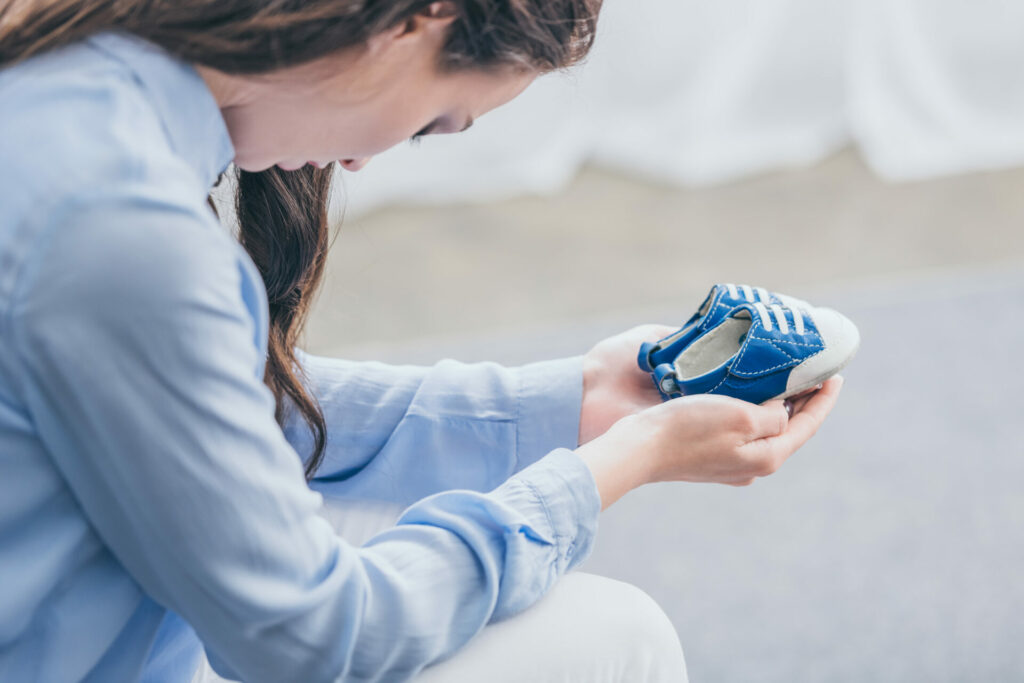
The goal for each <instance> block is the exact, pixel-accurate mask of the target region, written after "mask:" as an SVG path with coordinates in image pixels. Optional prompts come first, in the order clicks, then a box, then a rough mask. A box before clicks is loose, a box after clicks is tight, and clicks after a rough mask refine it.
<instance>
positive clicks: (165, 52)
mask: <svg viewBox="0 0 1024 683" xmlns="http://www.w3.org/2000/svg"><path fill="white" fill-rule="evenodd" d="M2 7H3V10H2V14H0V65H3V67H4V70H3V71H0V130H2V131H3V135H2V136H0V159H2V161H3V164H2V167H0V168H2V169H3V170H2V171H0V180H2V185H0V199H2V201H0V207H2V208H0V264H2V267H0V488H2V494H0V585H2V586H3V587H4V588H3V592H2V594H0V679H3V680H19V681H28V680H43V681H75V680H97V681H130V680H188V678H189V677H190V676H191V675H192V672H193V670H194V668H195V666H196V662H197V661H198V660H197V657H198V653H199V642H200V641H201V642H202V644H203V646H204V647H205V649H206V651H207V653H208V656H209V658H210V661H211V663H212V665H213V667H214V668H215V670H216V671H217V672H218V673H220V674H221V675H224V676H227V677H230V678H240V679H243V680H251V681H262V680H266V681H283V680H295V681H321V680H334V679H338V678H341V679H342V680H359V681H371V680H372V681H378V680H380V681H399V680H408V679H411V678H413V677H415V676H417V675H419V674H420V672H421V671H422V670H423V669H424V667H427V666H429V665H431V664H434V663H436V662H438V661H440V660H442V659H446V658H449V657H451V656H452V655H453V654H454V653H455V652H456V651H457V650H458V649H459V648H460V647H462V646H463V645H464V644H466V643H467V642H468V641H469V640H470V639H471V638H473V636H474V635H475V634H477V633H478V632H479V631H481V630H482V629H483V628H484V626H486V625H487V624H489V623H492V622H497V621H502V620H504V619H506V618H507V617H511V616H512V615H515V614H517V613H519V612H521V611H523V610H525V609H526V608H527V607H529V606H530V605H532V604H533V603H535V602H536V601H537V600H538V599H539V598H540V597H541V596H542V595H543V594H544V593H545V592H546V591H547V590H548V589H549V588H550V587H551V586H552V585H553V584H554V583H555V582H556V580H557V579H558V577H559V576H561V575H562V574H564V573H565V572H566V571H568V570H569V569H571V568H572V567H574V566H575V565H576V564H578V563H579V562H580V561H581V560H582V559H583V558H584V557H585V556H586V555H587V553H588V552H589V549H590V545H591V542H592V539H593V534H594V531H595V528H596V522H597V515H598V512H599V510H600V509H602V508H604V507H607V506H608V505H611V504H612V503H613V502H615V501H616V500H617V499H618V498H619V497H621V496H622V495H623V494H624V493H626V492H627V491H629V490H630V489H632V488H634V487H636V486H639V485H641V484H643V483H646V482H651V481H668V480H687V481H712V482H722V483H727V484H736V485H743V484H748V483H750V482H751V481H753V479H754V478H755V477H757V476H760V475H764V474H768V473H770V472H771V471H773V470H774V469H775V468H777V467H778V466H779V465H780V464H781V463H782V461H783V460H785V458H786V457H788V456H789V455H790V454H791V453H792V452H793V451H795V450H796V449H797V448H798V447H799V446H800V445H801V444H802V443H803V442H804V441H806V439H808V438H809V437H810V436H811V434H812V433H813V432H814V430H815V429H816V428H817V426H818V425H819V424H820V423H821V421H822V420H823V419H824V417H825V415H826V414H827V413H828V411H829V410H830V408H831V406H832V404H833V402H834V400H835V398H836V394H837V392H838V383H836V382H832V383H830V384H828V385H827V386H826V388H825V390H823V391H821V392H819V393H818V394H817V395H816V396H814V397H813V398H809V399H806V398H805V399H802V400H801V401H798V402H797V403H796V404H795V405H794V406H793V411H794V414H793V416H792V418H789V417H788V415H787V411H786V409H785V408H784V406H783V405H782V404H781V403H778V402H777V403H774V404H769V405H765V406H752V405H748V404H744V403H741V402H739V401H733V400H730V399H725V398H721V397H719V398H710V397H698V398H694V399H685V400H677V401H672V402H669V403H665V404H661V403H660V401H659V398H658V396H657V394H656V392H655V391H654V390H653V389H652V388H651V387H650V386H649V383H648V381H647V378H646V377H645V376H644V375H642V374H641V373H639V372H638V371H636V370H634V365H633V355H634V351H635V349H636V347H637V345H638V343H639V341H641V340H642V339H652V338H657V337H659V336H661V335H662V333H663V331H664V330H662V329H661V328H658V327H653V326H652V327H646V328H639V329H636V330H631V331H629V332H626V333H624V334H622V335H619V336H617V337H614V338H612V339H609V340H607V341H605V342H602V343H601V344H599V345H598V346H597V347H595V348H594V349H592V350H591V351H590V352H589V353H588V354H587V355H586V356H585V357H583V358H582V360H581V359H579V358H577V359H569V360H565V361H557V362H552V363H543V364H536V365H531V366H525V367H523V368H517V369H505V368H500V367H497V366H494V365H491V364H481V365H475V366H464V365H459V364H456V363H451V362H448V363H441V364H439V365H437V366H435V367H434V368H429V369H427V368H409V367H405V368H402V367H387V366H382V365H379V364H352V363H346V362H344V361H338V360H332V359H323V358H316V357H313V356H309V355H306V354H303V353H301V352H299V351H297V350H296V349H295V343H296V340H297V337H298V335H299V332H300V331H301V327H302V323H303V320H304V318H305V315H306V312H307V310H308V306H309V302H310V298H311V297H312V296H313V293H314V292H315V290H316V288H317V285H318V284H319V281H320V279H321V275H322V271H323V263H324V256H325V252H326V248H327V226H326V216H325V203H326V199H327V196H328V189H329V183H330V178H331V175H332V173H333V170H334V169H333V163H332V162H333V161H334V160H340V161H339V163H340V165H341V167H342V168H344V169H347V170H349V171H356V170H358V169H359V168H361V167H362V166H363V165H364V164H365V163H366V162H367V160H368V159H369V158H370V157H372V156H373V155H374V154H376V153H377V152H380V151H382V150H384V149H387V148H388V147H390V146H392V145H394V144H396V143H398V142H399V141H401V140H404V139H406V138H408V137H410V136H414V137H415V136H417V135H426V134H438V133H452V132H457V131H459V130H464V129H465V128H467V127H468V126H469V125H471V123H472V121H473V120H474V119H475V118H477V117H479V116H481V115H483V114H484V113H486V112H487V111H489V110H490V109H493V108H494V107H496V106H499V105H501V104H503V103H504V102H506V101H508V100H509V99H511V98H513V97H515V96H516V95H517V94H518V93H519V92H521V91H522V90H523V89H524V88H525V87H526V86H527V85H528V84H529V83H530V82H531V81H532V80H533V79H534V78H535V77H536V76H537V75H539V74H542V73H545V72H548V71H552V70H556V69H560V68H564V67H566V66H568V65H570V64H572V63H574V62H576V61H578V60H579V59H581V58H582V57H583V56H584V55H585V54H586V52H587V50H588V49H589V47H590V44H591V42H592V40H593V35H594V27H595V23H596V16H597V11H598V7H597V0H558V1H555V0H518V1H516V2H511V1H509V0H457V1H447V0H446V1H441V2H423V1H421V0H391V1H390V2H377V3H367V2H363V1H361V0H306V1H304V2H298V1H294V2H288V1H283V2H282V1H280V0H276V1H275V0H191V1H189V2H175V3H165V2H157V1H156V0H150V1H138V2H120V1H114V0H78V1H75V0H46V1H42V2H33V1H31V0H15V1H14V2H7V3H6V5H2ZM232 161H233V162H234V163H235V166H236V168H237V169H238V170H237V181H238V186H237V210H238V216H239V223H240V230H239V235H238V240H237V241H236V240H235V239H234V238H233V237H232V236H231V235H229V234H228V233H227V232H225V231H223V230H222V229H221V228H220V227H219V225H218V223H217V221H216V220H215V217H214V214H213V213H212V211H211V210H210V208H209V207H208V205H207V201H206V198H207V194H208V192H209V190H210V187H211V185H213V184H214V183H215V182H216V181H217V179H218V177H219V176H220V175H221V174H222V173H223V172H225V170H226V169H227V167H228V165H229V163H230V162H232ZM303 461H304V462H305V473H306V475H307V477H309V478H310V480H311V481H310V485H307V483H306V482H305V481H304V480H303V469H302V468H303V465H302V462H303ZM311 489H315V490H318V491H323V492H327V493H329V494H332V495H339V496H349V497H352V498H362V499H377V500H391V501H398V502H402V503H413V504H412V505H411V506H410V507H409V508H408V509H407V510H406V511H405V513H404V514H403V516H402V518H401V519H400V520H399V522H398V524H397V525H396V526H395V527H394V528H392V529H390V530H388V531H386V532H384V533H382V534H380V535H378V536H376V537H375V538H374V539H372V540H371V541H370V542H369V543H367V544H366V545H364V546H363V547H361V548H355V547H352V546H350V545H348V544H346V543H345V542H344V541H342V540H341V539H339V538H338V537H337V536H336V535H335V534H334V532H333V531H332V529H331V528H330V527H329V526H328V525H327V524H326V523H325V522H324V521H323V520H322V518H321V517H319V516H318V514H317V513H318V510H319V508H320V506H321V503H322V499H321V496H320V495H319V494H318V493H315V492H314V490H311ZM448 489H460V490H448ZM446 490H447V491H446ZM600 607H602V605H598V606H597V608H598V609H599V608H600ZM607 609H612V610H613V609H616V607H614V605H607ZM571 611H572V610H571V609H568V608H566V607H564V606H563V607H562V608H561V613H563V615H564V617H565V618H566V619H569V620H570V621H569V622H567V623H572V622H571V619H572V618H573V617H574V615H573V614H572V613H571ZM527 614H529V613H527ZM580 614H584V613H583V612H580ZM648 614H650V612H648ZM179 615H180V616H179ZM609 615H610V617H609V621H610V622H614V621H615V617H616V616H617V615H616V613H614V612H611V613H609ZM525 616H526V615H524V617H523V618H525ZM518 621H519V619H515V620H510V621H509V622H508V623H510V624H511V623H515V622H518ZM523 623H525V622H523ZM577 625H578V626H579V627H580V629H583V628H584V627H585V624H584V623H582V621H579V622H578V623H577ZM501 626H502V625H501V624H499V625H498V627H501ZM496 628H497V627H496ZM571 628H572V627H568V628H567V630H571ZM193 629H194V630H193ZM487 630H488V632H492V629H487ZM662 635H663V632H662ZM197 636H198V639H197ZM537 647H538V648H539V647H540V646H537ZM548 647H549V650H550V651H546V652H545V651H542V650H541V649H533V650H528V651H526V652H523V651H520V650H517V648H516V643H515V642H510V643H507V644H506V650H507V651H509V652H511V655H505V657H506V660H507V661H501V662H498V661H495V660H494V659H488V658H485V662H484V664H483V665H484V666H489V667H491V670H490V671H487V672H484V671H479V670H477V671H476V673H475V674H473V673H466V670H465V669H464V670H462V672H461V673H454V672H455V671H456V669H454V668H453V669H450V671H452V672H453V673H452V675H451V676H446V675H444V674H443V671H444V667H448V666H450V667H456V666H458V662H459V657H458V656H456V657H454V658H452V659H451V661H450V662H445V663H444V664H441V665H439V666H437V667H433V668H431V669H428V670H427V674H425V675H427V676H429V675H435V674H436V672H442V673H441V674H436V675H438V678H437V679H436V680H455V676H463V677H465V676H472V677H475V679H476V680H491V681H498V680H517V676H519V677H521V676H522V675H524V674H522V672H523V671H524V669H522V668H519V669H516V666H517V664H516V662H519V664H520V665H521V663H522V662H524V661H525V662H532V663H533V664H534V665H536V663H537V661H538V660H539V659H540V660H543V659H544V658H545V657H548V658H551V659H552V661H553V660H554V659H556V658H557V657H558V656H559V652H558V651H557V650H555V647H556V646H555V645H554V644H550V643H549V644H548ZM665 652H668V654H666V655H664V656H665V658H666V660H668V659H671V658H672V656H673V655H672V654H671V647H669V648H668V649H667V650H665ZM591 655H592V656H593V659H594V660H595V661H596V662H597V663H598V664H601V665H602V666H604V665H607V664H608V661H609V657H619V656H622V653H621V652H612V653H607V652H592V653H589V654H588V655H587V657H585V658H584V661H585V660H586V659H588V658H589V657H590V656H591ZM659 666H660V665H659ZM607 668H608V670H615V667H614V666H613V667H607ZM533 670H534V671H542V672H543V671H547V669H545V668H544V667H543V666H541V667H539V668H537V667H536V666H535V668H534V669H533ZM660 670H662V671H670V672H672V671H674V672H675V673H669V674H664V673H662V674H657V675H658V676H661V677H662V678H663V679H664V678H665V677H666V676H676V677H682V676H684V675H685V674H683V673H682V671H681V653H679V657H678V661H672V662H668V663H667V664H664V666H662V667H661V669H660ZM517 671H518V672H519V673H517ZM431 672H435V674H431ZM577 673H578V674H579V676H580V678H579V680H597V678H596V677H595V676H594V675H593V670H590V671H588V670H584V669H580V670H578V672H577ZM620 675H622V676H625V677H626V678H623V679H621V680H635V679H636V671H635V670H634V671H632V672H630V671H628V670H627V671H624V672H622V671H620ZM643 675H644V676H646V674H643ZM502 676H505V677H506V678H502ZM630 676H633V678H630ZM652 676H653V674H652ZM535 679H536V678H535ZM538 680H539V679H538ZM609 680H620V679H618V678H615V679H609Z"/></svg>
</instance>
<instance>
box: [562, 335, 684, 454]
mask: <svg viewBox="0 0 1024 683" xmlns="http://www.w3.org/2000/svg"><path fill="white" fill-rule="evenodd" d="M676 329H678V328H674V327H666V326H664V325H641V326H640V327H634V328H633V329H631V330H627V331H626V332H623V333H622V334H617V335H615V336H614V337H609V338H608V339H605V340H604V341H602V342H600V343H599V344H597V345H596V346H595V347H594V348H592V349H591V350H590V351H588V352H587V355H585V356H584V357H583V405H582V407H581V409H580V434H579V443H580V445H582V444H585V443H587V442H588V441H590V440H591V439H594V438H595V437H598V436H600V435H601V434H604V433H605V432H606V431H608V428H609V427H611V426H612V425H613V424H615V423H616V422H618V421H619V420H620V419H622V418H624V417H626V416H627V415H633V414H635V413H638V412H640V411H641V410H644V409H645V408H650V407H651V406H656V405H658V404H659V403H661V394H659V393H658V390H657V389H656V388H655V387H654V382H653V381H651V376H650V375H649V374H647V373H646V372H644V371H643V370H641V369H640V368H639V367H637V364H636V356H637V353H638V352H639V350H640V344H642V343H643V342H645V341H657V340H659V339H662V338H663V337H666V336H668V335H669V334H671V333H672V332H674V331H675V330H676Z"/></svg>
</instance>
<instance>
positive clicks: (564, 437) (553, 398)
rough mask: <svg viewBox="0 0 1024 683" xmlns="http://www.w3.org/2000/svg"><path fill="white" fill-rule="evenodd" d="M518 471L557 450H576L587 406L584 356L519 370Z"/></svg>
mask: <svg viewBox="0 0 1024 683" xmlns="http://www.w3.org/2000/svg"><path fill="white" fill-rule="evenodd" d="M515 372H517V373H518V375H519V397H518V405H517V409H516V415H517V418H516V461H517V464H516V470H517V471H518V470H521V469H522V468H524V467H526V466H527V465H530V464H531V463H534V462H536V461H538V460H539V459H541V458H542V457H544V456H545V455H546V454H547V453H549V452H551V451H552V450H554V449H556V448H568V449H573V448H576V446H577V445H578V441H579V435H580V409H581V407H582V405H583V356H574V357H572V358H562V359H559V360H549V361H542V362H539V363H530V364H529V365H523V366H521V367H519V368H516V370H515Z"/></svg>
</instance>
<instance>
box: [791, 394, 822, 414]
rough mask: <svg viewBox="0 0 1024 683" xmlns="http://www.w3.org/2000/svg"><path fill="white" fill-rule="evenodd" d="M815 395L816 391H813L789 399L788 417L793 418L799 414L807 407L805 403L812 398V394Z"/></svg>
mask: <svg viewBox="0 0 1024 683" xmlns="http://www.w3.org/2000/svg"><path fill="white" fill-rule="evenodd" d="M816 393H817V390H815V391H813V392H811V393H806V394H803V395H801V396H798V397H796V398H791V399H789V404H790V410H789V416H790V417H793V416H794V415H796V414H797V413H799V412H800V411H801V410H803V409H804V406H805V405H807V402H808V401H810V400H811V397H812V396H814V394H816Z"/></svg>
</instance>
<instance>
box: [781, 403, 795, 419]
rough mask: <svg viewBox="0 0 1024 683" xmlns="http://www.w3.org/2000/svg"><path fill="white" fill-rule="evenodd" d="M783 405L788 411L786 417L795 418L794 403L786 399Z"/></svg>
mask: <svg viewBox="0 0 1024 683" xmlns="http://www.w3.org/2000/svg"><path fill="white" fill-rule="evenodd" d="M782 405H783V407H785V409H786V415H789V416H790V417H793V402H792V401H790V400H789V399H786V400H785V401H783V402H782Z"/></svg>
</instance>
